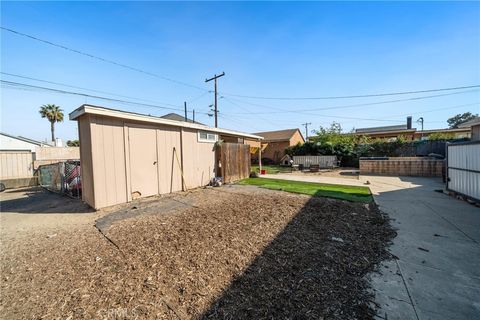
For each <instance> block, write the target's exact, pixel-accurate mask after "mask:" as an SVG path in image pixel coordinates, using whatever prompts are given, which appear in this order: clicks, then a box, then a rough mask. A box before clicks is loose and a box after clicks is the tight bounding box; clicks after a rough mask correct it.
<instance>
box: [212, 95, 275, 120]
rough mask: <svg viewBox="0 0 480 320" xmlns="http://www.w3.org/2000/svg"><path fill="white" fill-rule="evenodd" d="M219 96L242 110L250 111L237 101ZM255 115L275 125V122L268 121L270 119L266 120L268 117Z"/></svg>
mask: <svg viewBox="0 0 480 320" xmlns="http://www.w3.org/2000/svg"><path fill="white" fill-rule="evenodd" d="M220 98H222V99H224V100H225V101H227V102H229V103H230V104H232V105H234V106H237V107H238V108H240V109H242V110H245V111H247V112H249V113H250V110H249V109H247V108H245V107H243V106H241V105H239V104H238V103H235V102H233V101H231V100H230V99H228V98H225V97H224V96H221V97H220ZM255 117H256V118H258V119H261V120H263V121H265V122H268V123H270V124H272V125H274V126H276V125H277V123H273V122H272V121H270V120H268V119H265V118H263V117H261V116H255Z"/></svg>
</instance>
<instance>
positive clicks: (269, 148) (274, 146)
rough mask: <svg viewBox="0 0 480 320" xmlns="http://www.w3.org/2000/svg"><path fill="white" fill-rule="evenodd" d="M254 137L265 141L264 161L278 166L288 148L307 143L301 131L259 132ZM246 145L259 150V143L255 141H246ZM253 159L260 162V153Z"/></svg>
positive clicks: (263, 143) (263, 142)
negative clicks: (266, 160) (267, 160)
mask: <svg viewBox="0 0 480 320" xmlns="http://www.w3.org/2000/svg"><path fill="white" fill-rule="evenodd" d="M254 135H257V136H261V137H263V139H264V140H263V141H262V145H263V148H262V159H270V160H271V161H273V162H274V163H277V164H278V163H280V161H281V159H282V158H283V156H285V149H286V148H288V147H291V146H294V145H297V144H298V143H305V139H304V138H303V135H302V133H301V132H300V130H299V129H286V130H277V131H266V132H257V133H254ZM245 143H248V144H250V146H252V147H257V148H258V143H256V142H254V141H245ZM252 159H253V160H254V161H258V151H257V152H256V153H255V154H254V155H252Z"/></svg>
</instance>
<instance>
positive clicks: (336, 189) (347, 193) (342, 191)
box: [239, 178, 373, 203]
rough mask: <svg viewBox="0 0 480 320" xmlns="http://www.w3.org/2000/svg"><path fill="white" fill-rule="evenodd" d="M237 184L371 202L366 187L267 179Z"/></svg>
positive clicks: (254, 179) (370, 196)
mask: <svg viewBox="0 0 480 320" xmlns="http://www.w3.org/2000/svg"><path fill="white" fill-rule="evenodd" d="M239 184H243V185H253V186H258V187H261V188H266V189H272V190H281V191H287V192H293V193H302V194H308V195H311V196H314V197H329V198H336V199H342V200H348V201H355V202H364V203H369V202H372V201H373V198H372V195H371V193H370V189H369V188H367V187H357V186H345V185H339V184H324V183H314V182H303V181H292V180H280V179H267V178H248V179H245V180H242V181H240V182H239Z"/></svg>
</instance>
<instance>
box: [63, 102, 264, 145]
mask: <svg viewBox="0 0 480 320" xmlns="http://www.w3.org/2000/svg"><path fill="white" fill-rule="evenodd" d="M84 114H93V115H99V116H107V117H113V118H119V119H125V120H132V121H141V122H147V123H156V124H163V125H167V126H173V127H182V128H191V129H198V130H205V131H210V132H215V133H219V134H224V135H227V136H236V137H243V138H250V139H256V140H262V139H263V137H262V136H258V135H255V134H250V133H244V132H239V131H233V130H228V129H220V128H212V127H209V126H206V125H203V124H199V123H196V122H195V123H190V122H186V121H176V120H169V119H165V118H161V117H154V116H149V115H146V114H141V113H135V112H128V111H122V110H117V109H110V108H104V107H99V106H92V105H88V104H83V105H81V106H80V107H78V108H77V109H75V110H73V111H72V112H71V113H70V114H69V118H70V120H76V119H78V118H79V117H81V116H82V115H84Z"/></svg>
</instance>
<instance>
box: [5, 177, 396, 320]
mask: <svg viewBox="0 0 480 320" xmlns="http://www.w3.org/2000/svg"><path fill="white" fill-rule="evenodd" d="M2 200H5V198H4V196H3V195H2ZM10 200H11V199H10ZM7 202H8V201H2V204H5V203H7ZM47 202H48V201H47ZM77 205H78V203H77ZM72 206H74V204H72ZM3 211H5V210H3V209H2V214H1V215H2V217H1V220H0V221H1V222H2V229H1V230H2V234H1V240H2V251H1V287H0V289H1V297H0V315H1V317H2V318H3V319H92V318H95V319H97V318H98V319H372V318H373V315H374V313H373V312H374V311H373V308H374V306H373V305H372V303H371V300H372V295H371V294H370V293H369V290H368V281H367V277H366V275H367V274H368V273H369V272H371V271H372V270H374V268H375V266H376V264H377V263H378V262H379V261H381V260H383V259H385V258H388V257H389V254H388V252H387V250H386V247H387V245H388V243H389V242H390V240H391V239H392V237H393V236H394V232H393V231H392V229H391V228H390V226H389V222H388V220H386V219H385V217H384V216H383V214H381V213H380V212H379V211H378V210H377V209H376V208H375V207H374V205H364V204H359V203H350V202H346V201H339V200H332V199H325V198H310V197H307V196H302V195H296V194H289V193H284V192H281V191H270V190H264V189H258V188H256V187H251V186H224V187H221V188H214V189H212V188H209V189H197V190H193V191H190V192H186V193H180V194H176V195H173V196H167V197H161V198H153V199H146V200H143V201H140V202H137V203H133V204H129V206H128V207H121V208H117V209H116V210H115V211H114V212H112V210H110V211H106V212H96V213H95V212H88V210H86V212H84V213H79V214H77V215H76V216H75V217H72V216H71V215H69V214H66V215H61V214H60V213H58V212H56V213H51V214H54V215H56V219H54V221H57V222H52V221H51V220H49V221H48V222H45V221H43V223H42V222H41V221H40V222H39V223H37V224H35V223H32V221H30V222H28V223H26V224H25V222H22V223H23V224H25V226H24V225H22V227H21V228H20V229H21V230H20V229H18V228H15V221H14V218H12V215H15V213H11V214H8V213H5V212H3ZM28 211H32V210H28ZM53 211H61V208H59V206H56V207H55V210H53ZM29 213H30V214H32V213H31V212H29ZM16 214H17V215H25V214H28V213H25V212H24V213H16ZM36 214H37V216H36V217H37V218H38V219H39V220H42V219H43V217H44V216H47V215H48V214H41V213H40V212H36ZM33 216H34V217H35V215H33ZM17 219H20V220H19V221H21V218H17ZM32 219H34V218H30V220H32ZM62 219H66V221H67V222H66V223H65V224H63V223H62ZM72 219H73V220H72ZM47 220H48V219H47ZM22 221H23V220H22ZM5 223H6V225H7V227H4V226H3V225H4V224H5ZM95 225H96V226H95ZM22 228H23V229H22ZM19 230H20V231H19Z"/></svg>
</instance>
